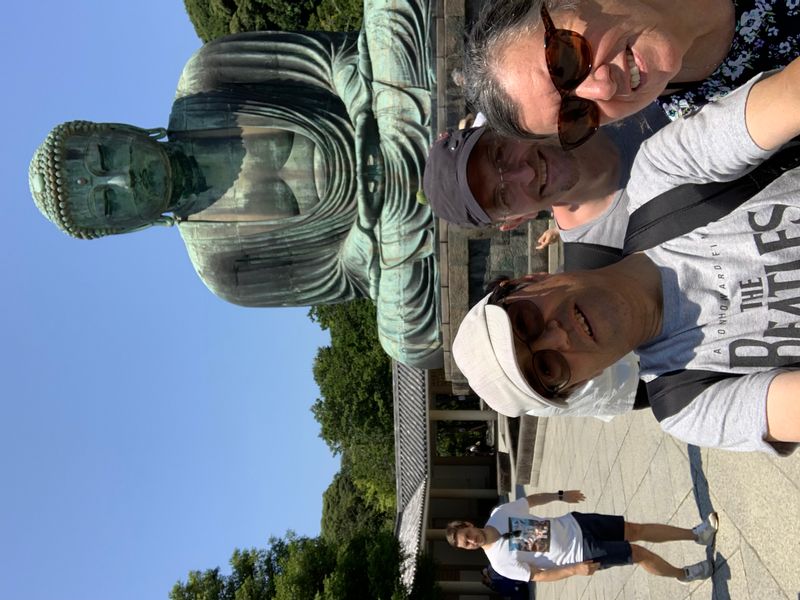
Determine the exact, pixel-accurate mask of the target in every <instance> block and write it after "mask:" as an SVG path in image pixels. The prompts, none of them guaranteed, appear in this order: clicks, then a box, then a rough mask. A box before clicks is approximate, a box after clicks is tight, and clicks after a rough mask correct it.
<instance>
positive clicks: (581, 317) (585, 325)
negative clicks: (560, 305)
mask: <svg viewBox="0 0 800 600" xmlns="http://www.w3.org/2000/svg"><path fill="white" fill-rule="evenodd" d="M575 320H576V321H578V324H579V325H580V326H581V329H583V331H584V333H585V334H586V335H588V336H589V337H590V338H592V339H594V333H593V332H592V327H591V326H590V325H589V320H588V319H587V318H586V315H585V314H583V312H582V311H581V309H580V308H578V306H577V305H576V306H575Z"/></svg>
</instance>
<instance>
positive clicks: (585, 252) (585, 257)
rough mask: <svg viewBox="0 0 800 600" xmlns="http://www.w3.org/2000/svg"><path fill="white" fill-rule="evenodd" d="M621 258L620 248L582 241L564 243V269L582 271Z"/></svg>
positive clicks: (605, 264)
mask: <svg viewBox="0 0 800 600" xmlns="http://www.w3.org/2000/svg"><path fill="white" fill-rule="evenodd" d="M621 258H622V249H621V248H612V247H611V246H603V245H602V244H587V243H584V242H565V243H564V270H565V271H582V270H584V269H599V268H601V267H606V266H608V265H610V264H612V263H615V262H617V261H619V259H621Z"/></svg>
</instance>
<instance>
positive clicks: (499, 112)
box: [464, 0, 575, 139]
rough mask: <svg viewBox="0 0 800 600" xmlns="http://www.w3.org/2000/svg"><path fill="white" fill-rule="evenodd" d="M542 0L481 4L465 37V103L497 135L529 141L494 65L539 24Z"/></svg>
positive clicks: (568, 3)
mask: <svg viewBox="0 0 800 600" xmlns="http://www.w3.org/2000/svg"><path fill="white" fill-rule="evenodd" d="M544 3H545V2H544V0H493V1H492V2H490V3H488V4H486V5H484V8H483V10H482V11H481V13H480V16H479V17H478V19H477V21H476V22H475V25H474V26H473V28H472V30H471V31H470V33H469V36H468V38H467V45H466V49H465V54H464V77H465V84H464V95H465V97H466V101H467V102H468V103H469V104H471V105H473V106H474V107H475V109H476V110H479V111H480V112H482V113H483V114H484V116H485V117H486V121H487V123H488V124H489V127H491V128H492V129H494V130H495V131H496V132H497V133H499V134H500V135H503V136H506V137H511V138H524V139H530V138H531V137H537V138H538V137H541V136H532V135H531V134H530V133H529V132H527V131H525V129H524V128H523V127H522V125H521V124H520V121H519V107H518V106H517V105H516V104H515V103H514V101H513V100H512V99H511V97H510V96H509V95H508V93H507V92H506V91H505V89H503V86H501V85H500V83H499V82H498V81H497V78H496V76H495V74H496V72H497V68H498V66H497V63H498V59H499V57H500V55H501V54H502V53H503V52H504V50H505V49H506V48H507V47H508V46H510V45H512V44H513V43H514V42H516V41H517V40H519V39H520V38H521V37H523V36H525V35H530V34H531V33H533V32H534V31H535V30H536V28H537V27H539V24H540V23H541V15H540V12H541V8H542V4H544ZM546 4H547V7H548V9H550V10H556V9H561V8H570V7H573V6H574V5H575V2H574V0H560V1H559V0H549V1H548V2H547V3H546Z"/></svg>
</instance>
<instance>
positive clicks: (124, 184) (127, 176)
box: [105, 171, 132, 189]
mask: <svg viewBox="0 0 800 600" xmlns="http://www.w3.org/2000/svg"><path fill="white" fill-rule="evenodd" d="M131 179H132V176H131V173H129V172H127V171H126V172H125V173H122V174H118V175H114V176H113V177H109V178H108V179H107V180H106V181H105V183H106V184H107V185H110V186H113V187H119V188H125V189H130V188H131V187H132V184H131Z"/></svg>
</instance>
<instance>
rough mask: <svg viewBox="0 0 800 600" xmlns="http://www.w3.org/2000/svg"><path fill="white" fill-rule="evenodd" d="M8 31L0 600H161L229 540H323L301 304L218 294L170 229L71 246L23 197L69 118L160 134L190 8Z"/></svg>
mask: <svg viewBox="0 0 800 600" xmlns="http://www.w3.org/2000/svg"><path fill="white" fill-rule="evenodd" d="M0 31H2V34H1V35H0V44H2V49H1V50H0V52H1V53H2V58H3V61H2V66H3V68H2V77H3V86H2V92H0V96H2V102H3V106H2V109H3V116H4V118H3V133H2V141H0V153H1V154H0V169H2V171H0V174H1V175H2V182H3V187H4V189H3V206H4V207H5V208H6V213H5V215H4V219H3V222H4V224H5V227H4V232H3V235H2V237H0V261H2V274H3V279H4V282H3V285H2V300H0V301H1V302H2V311H0V326H1V327H2V339H3V343H2V352H3V355H2V360H1V361H0V376H1V377H2V379H1V381H2V388H0V389H1V390H2V392H0V393H2V399H1V400H0V406H1V407H2V417H0V477H2V479H1V481H2V484H1V485H2V487H1V488H0V598H2V599H4V600H5V599H8V600H12V599H13V600H40V599H41V600H94V599H97V600H128V599H130V600H150V599H156V598H166V596H167V593H168V592H169V590H170V588H171V587H172V585H173V583H174V582H175V581H176V580H178V579H179V578H180V579H183V578H185V576H186V574H187V572H188V571H189V570H190V569H204V568H208V567H215V566H218V565H219V566H222V567H223V569H224V570H225V571H226V572H227V570H228V565H227V562H228V559H229V557H230V555H231V552H232V551H233V549H234V548H235V547H251V546H264V545H265V544H266V541H267V538H268V537H269V536H270V535H273V534H274V535H283V534H284V533H285V532H286V530H287V529H290V528H291V529H294V530H295V531H297V532H298V533H300V534H308V535H316V534H317V533H318V532H319V519H320V513H321V494H322V492H323V490H324V489H325V488H326V487H327V485H328V484H329V483H330V481H331V478H332V476H333V474H334V473H335V472H336V470H338V459H335V458H333V457H332V456H331V455H330V452H329V451H328V449H327V447H326V446H325V445H324V443H323V442H322V440H320V439H319V438H318V437H317V434H318V426H317V424H316V422H315V421H314V420H313V418H312V415H311V413H310V411H309V407H310V405H311V403H312V402H313V401H314V400H315V399H316V398H317V395H318V391H317V389H316V386H315V385H314V382H313V380H312V377H311V363H312V359H313V356H314V354H315V352H316V349H317V347H318V346H320V345H323V344H326V343H327V342H328V340H327V335H326V334H323V333H322V332H321V331H320V330H319V328H318V327H317V326H316V325H314V324H313V323H311V322H310V321H309V320H308V318H307V317H306V313H307V310H306V309H245V308H240V307H235V306H233V305H229V304H226V303H225V302H223V301H221V300H219V299H217V298H216V297H215V296H213V295H212V294H211V293H210V292H208V291H207V290H206V288H205V287H204V286H203V284H202V283H201V281H200V280H199V279H198V278H197V276H196V275H195V273H194V271H193V270H192V267H191V263H190V262H189V259H188V257H187V256H186V253H185V251H184V248H183V244H182V243H181V240H180V236H179V235H178V232H177V231H175V230H168V229H158V230H150V231H146V232H143V233H138V234H134V235H129V236H119V237H117V238H114V239H102V240H95V241H89V242H86V241H78V240H73V239H71V238H69V237H67V236H66V235H64V234H62V233H61V232H59V231H58V230H57V229H56V228H55V227H53V226H52V225H50V224H49V223H48V222H47V221H45V220H44V218H43V217H41V216H40V215H39V213H38V211H37V210H36V208H35V207H34V205H33V202H32V200H31V198H30V194H29V192H28V183H27V170H28V161H29V159H30V157H31V155H32V153H33V151H34V149H35V148H36V146H37V145H38V144H39V143H40V142H41V141H42V140H43V139H44V137H45V135H46V134H47V132H48V131H49V130H50V128H51V127H53V126H54V125H56V124H58V123H60V122H62V121H65V120H70V119H90V120H94V121H121V122H129V123H133V124H136V125H140V126H144V127H154V126H164V125H166V122H167V116H168V114H169V109H170V104H171V101H172V97H173V94H174V90H175V84H176V83H177V80H178V76H179V74H180V71H181V67H182V66H183V64H184V63H185V62H186V60H187V59H188V58H189V56H190V55H191V54H192V52H194V51H195V50H196V49H197V48H198V47H199V46H200V41H199V40H198V39H197V37H196V36H195V34H194V31H193V29H192V27H191V25H190V23H189V19H188V17H187V16H186V14H185V12H184V8H183V2H182V1H181V0H136V1H133V2H131V1H123V0H72V1H70V2H63V1H61V0H38V1H33V2H14V3H13V4H11V5H8V6H6V10H5V11H4V17H3V19H2V20H0Z"/></svg>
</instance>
